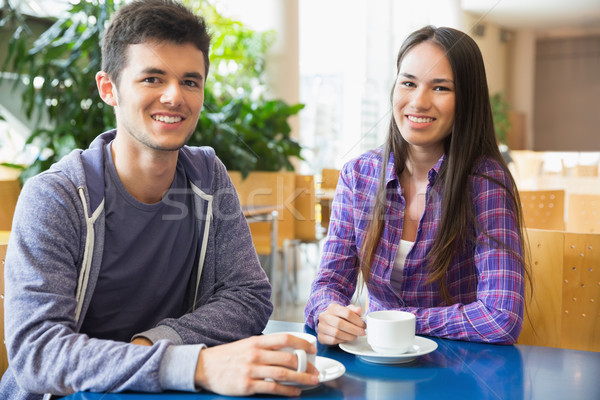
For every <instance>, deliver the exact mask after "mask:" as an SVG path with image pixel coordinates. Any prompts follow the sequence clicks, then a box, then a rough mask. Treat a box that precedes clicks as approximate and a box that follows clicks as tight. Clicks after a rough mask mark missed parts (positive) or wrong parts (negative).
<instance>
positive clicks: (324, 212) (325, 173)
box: [319, 168, 340, 232]
mask: <svg viewBox="0 0 600 400" xmlns="http://www.w3.org/2000/svg"><path fill="white" fill-rule="evenodd" d="M339 178H340V170H339V169H333V168H323V170H322V171H321V190H323V191H327V192H329V193H331V192H335V188H336V187H337V183H338V179H339ZM332 200H333V195H328V196H326V197H324V198H323V199H322V201H319V204H320V205H321V226H322V227H323V228H325V232H327V229H328V228H329V216H330V215H331V201H332Z"/></svg>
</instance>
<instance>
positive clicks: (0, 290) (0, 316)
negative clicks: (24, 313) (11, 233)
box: [0, 243, 8, 376]
mask: <svg viewBox="0 0 600 400" xmlns="http://www.w3.org/2000/svg"><path fill="white" fill-rule="evenodd" d="M6 247H7V245H6V244H5V243H2V244H0V336H1V338H2V346H0V376H2V375H4V371H6V369H7V368H8V357H7V356H6V346H5V344H4V259H5V258H6Z"/></svg>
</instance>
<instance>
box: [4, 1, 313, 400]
mask: <svg viewBox="0 0 600 400" xmlns="http://www.w3.org/2000/svg"><path fill="white" fill-rule="evenodd" d="M209 42H210V38H209V35H208V34H207V32H206V27H205V24H204V21H203V20H202V19H201V18H199V17H196V16H194V15H193V14H192V13H191V12H190V11H189V10H187V9H186V8H185V7H183V6H181V5H180V4H178V3H176V2H174V1H172V0H147V1H137V2H134V3H131V4H129V5H126V6H123V7H122V8H121V9H120V10H119V11H118V12H117V13H115V15H114V18H113V21H112V22H111V25H110V27H109V28H108V30H107V31H106V33H105V36H104V38H103V46H102V51H103V65H102V71H100V72H98V74H97V76H96V80H97V86H98V90H99V93H100V97H101V98H102V100H104V102H106V103H107V104H108V105H110V106H112V107H113V108H114V111H115V114H116V119H117V128H116V130H112V131H108V132H105V133H103V134H101V135H100V136H99V137H98V138H97V139H96V140H95V141H94V142H93V143H92V144H91V145H90V148H89V149H87V150H84V151H81V150H76V151H74V152H72V153H71V154H70V155H69V156H67V157H65V158H64V159H63V160H61V161H60V162H59V163H57V164H56V165H54V166H53V167H52V168H51V169H50V170H49V171H47V172H45V173H43V174H40V175H39V176H37V177H34V178H31V179H30V180H29V181H28V182H27V183H26V185H25V186H24V188H23V191H22V193H21V196H20V199H19V203H18V206H17V210H16V212H15V218H14V223H13V231H12V233H11V239H10V244H9V248H8V254H7V259H6V266H5V275H6V299H5V316H6V346H7V349H8V354H9V364H10V367H9V369H8V371H7V372H6V373H5V375H4V376H3V378H2V382H1V383H0V398H10V399H40V398H41V397H42V394H44V393H49V394H57V395H64V394H69V393H72V392H75V391H82V390H87V391H97V392H105V391H123V390H135V391H162V390H168V389H173V390H189V391H194V390H198V389H201V388H205V389H209V390H212V391H215V392H218V393H222V394H233V395H246V394H252V393H257V392H263V393H274V394H284V395H298V394H299V393H300V392H299V389H298V388H296V387H293V386H286V385H281V384H278V383H276V381H277V380H285V381H294V382H297V383H298V384H309V385H310V384H313V385H314V384H315V383H317V382H318V379H317V371H316V370H315V368H314V367H312V366H311V367H310V368H309V369H308V372H307V373H297V372H295V370H292V369H289V368H294V369H295V368H296V363H297V361H296V359H295V357H294V356H292V355H290V354H289V353H284V352H280V351H277V349H279V348H281V347H284V346H293V347H297V348H302V349H304V350H306V351H308V352H312V353H314V352H315V351H316V349H315V348H314V347H312V346H310V345H309V344H308V343H307V342H304V341H302V340H300V339H298V338H296V337H294V336H291V335H267V336H254V337H250V338H248V337H249V336H251V335H257V334H259V333H260V332H261V331H262V329H263V328H264V326H265V324H266V322H267V320H268V318H269V316H270V314H271V312H272V305H271V303H270V300H269V298H270V294H271V288H270V285H269V282H268V280H267V278H266V276H265V274H264V272H263V270H262V268H261V267H260V264H259V262H258V259H257V256H256V252H255V251H254V247H253V245H252V239H251V236H250V231H249V229H248V225H247V223H246V221H245V219H244V216H243V214H242V212H241V208H240V205H239V201H238V199H237V195H236V192H235V189H234V188H233V186H232V183H231V181H230V180H229V177H228V175H227V172H226V170H225V168H224V166H223V164H222V163H221V162H220V161H219V160H218V159H217V158H216V157H215V154H214V151H213V150H212V149H210V148H192V147H188V146H186V145H185V144H186V142H187V140H188V139H189V137H190V135H191V134H192V132H193V131H194V129H195V127H196V123H197V121H198V116H199V114H200V110H201V109H202V104H203V99H204V84H205V80H206V75H207V72H208V65H209V63H208V49H209ZM243 338H246V339H243ZM240 339H243V340H240ZM236 340H237V341H236ZM229 342H233V343H229ZM224 343H229V344H224ZM206 346H213V347H208V348H206ZM266 378H267V379H266ZM265 379H266V380H265Z"/></svg>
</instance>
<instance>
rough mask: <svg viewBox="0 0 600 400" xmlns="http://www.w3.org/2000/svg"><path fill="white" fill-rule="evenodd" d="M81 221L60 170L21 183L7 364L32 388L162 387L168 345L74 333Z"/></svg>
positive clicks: (9, 284)
mask: <svg viewBox="0 0 600 400" xmlns="http://www.w3.org/2000/svg"><path fill="white" fill-rule="evenodd" d="M83 224H84V220H83V208H82V205H81V201H80V200H79V197H78V195H77V192H76V188H75V187H74V186H73V185H72V183H71V182H70V181H69V180H67V179H66V178H65V177H64V176H63V175H62V174H60V173H45V174H43V175H42V176H39V177H34V178H31V179H30V180H29V181H28V182H27V183H26V184H25V186H24V187H23V190H22V192H21V194H20V198H19V203H18V205H17V209H16V211H15V218H14V223H13V229H12V232H11V239H10V244H9V247H8V252H7V258H6V265H5V278H6V292H5V321H6V329H5V333H6V346H7V350H8V357H9V364H10V367H9V368H10V369H11V370H12V373H13V375H14V376H15V378H16V380H17V383H18V384H19V386H20V387H21V388H22V389H23V390H26V391H29V392H34V393H54V394H69V393H72V392H75V391H79V390H89V391H100V392H102V391H119V390H127V389H129V390H141V391H160V390H162V388H161V386H160V382H159V379H158V371H159V367H160V363H161V360H162V358H163V356H164V354H165V352H166V351H167V349H168V348H169V347H170V345H171V343H169V342H168V341H162V342H161V343H157V344H156V345H154V346H152V347H146V346H134V345H131V344H128V343H119V342H114V341H108V340H99V339H93V338H89V337H88V336H87V335H84V334H80V333H78V332H77V321H76V320H75V309H76V305H77V302H76V300H75V288H76V286H77V279H78V268H79V264H80V263H81V260H82V255H83V250H82V247H83V246H84V244H85V239H86V238H85V229H84V228H83V227H84V225H83Z"/></svg>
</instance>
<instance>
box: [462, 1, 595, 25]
mask: <svg viewBox="0 0 600 400" xmlns="http://www.w3.org/2000/svg"><path fill="white" fill-rule="evenodd" d="M461 6H462V9H463V10H464V11H468V12H470V13H473V14H475V15H477V16H480V17H482V19H483V20H484V21H487V22H492V23H495V24H497V25H500V26H502V27H505V28H512V29H528V28H531V29H536V30H552V29H583V30H600V0H461Z"/></svg>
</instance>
